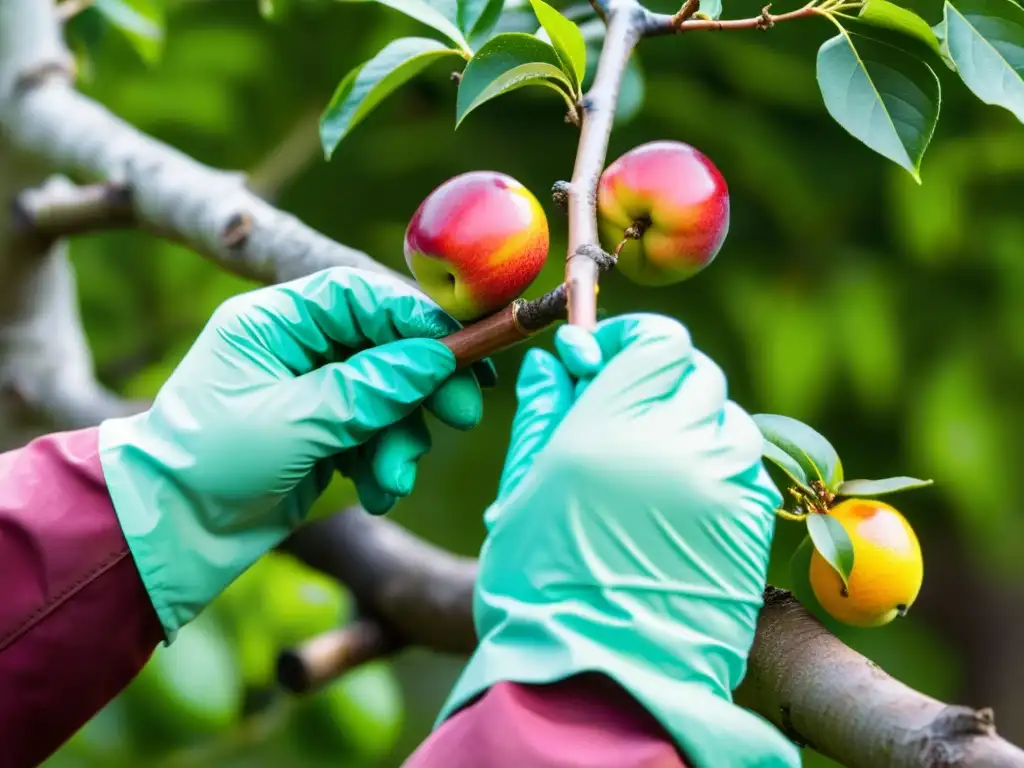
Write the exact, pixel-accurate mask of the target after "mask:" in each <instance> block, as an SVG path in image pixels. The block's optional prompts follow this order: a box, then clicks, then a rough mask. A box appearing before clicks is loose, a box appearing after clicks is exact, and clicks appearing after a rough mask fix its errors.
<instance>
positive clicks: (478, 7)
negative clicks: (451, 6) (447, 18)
mask: <svg viewBox="0 0 1024 768" xmlns="http://www.w3.org/2000/svg"><path fill="white" fill-rule="evenodd" d="M504 9H505V0H459V12H458V17H459V29H461V30H462V31H463V33H464V34H465V35H466V37H467V38H468V39H469V40H471V41H472V40H473V38H474V37H476V36H477V35H480V34H483V33H485V32H487V30H489V29H490V28H491V27H493V26H494V25H495V24H497V22H498V19H499V18H501V12H502V11H503V10H504Z"/></svg>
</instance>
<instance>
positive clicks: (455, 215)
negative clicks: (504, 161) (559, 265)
mask: <svg viewBox="0 0 1024 768" xmlns="http://www.w3.org/2000/svg"><path fill="white" fill-rule="evenodd" d="M548 244H549V243H548V222H547V217H546V216H545V215H544V210H543V209H542V208H541V207H540V203H539V202H537V198H535V197H534V196H533V194H531V192H530V191H529V190H528V189H527V188H526V187H524V186H523V185H522V184H520V183H519V182H518V181H516V180H515V179H513V178H512V177H510V176H507V175H505V174H503V173H497V172H494V171H472V172H469V173H464V174H461V175H459V176H455V177H454V178H451V179H449V180H448V181H446V182H445V183H444V184H442V185H441V186H439V187H438V188H437V189H435V190H434V191H433V192H431V193H430V195H428V196H427V198H426V199H425V200H424V201H423V202H422V203H421V204H420V206H419V208H417V209H416V213H415V214H413V217H412V219H411V221H410V222H409V226H408V228H407V229H406V232H405V260H406V263H407V264H408V265H409V270H410V271H411V272H412V274H413V275H414V276H415V278H416V280H417V281H418V282H419V284H420V287H421V288H422V289H423V291H424V292H425V293H426V294H427V295H428V296H430V298H432V299H433V300H434V301H436V302H437V303H438V304H439V305H440V306H441V308H442V309H444V310H445V311H446V312H448V313H449V314H450V315H452V316H453V317H454V318H455V319H457V320H460V321H462V322H469V321H472V320H477V319H479V318H481V317H483V316H485V315H489V314H491V313H493V312H496V311H497V310H500V309H502V308H504V307H505V306H507V305H508V304H509V303H510V302H512V301H513V300H514V299H515V298H517V297H518V296H519V295H520V294H522V292H523V291H525V290H526V289H527V288H528V287H529V286H530V284H531V283H532V282H533V281H534V280H535V279H536V278H537V275H538V274H539V273H540V271H541V269H542V268H543V266H544V262H545V261H546V260H547V255H548Z"/></svg>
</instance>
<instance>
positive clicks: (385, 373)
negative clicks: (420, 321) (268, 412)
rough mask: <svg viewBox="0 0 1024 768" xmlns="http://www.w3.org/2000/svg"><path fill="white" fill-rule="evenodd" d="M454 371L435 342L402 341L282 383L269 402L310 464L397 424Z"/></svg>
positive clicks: (450, 357) (450, 360)
mask: <svg viewBox="0 0 1024 768" xmlns="http://www.w3.org/2000/svg"><path fill="white" fill-rule="evenodd" d="M454 370H455V357H454V355H452V353H451V351H450V350H449V349H448V348H447V347H445V346H444V345H443V344H441V343H440V342H438V341H434V340H433V339H405V340H403V341H395V342H392V343H390V344H385V345H383V346H380V347H375V348H374V349H368V350H366V351H364V352H358V353H356V354H354V355H352V357H350V358H349V359H348V360H346V361H345V362H344V363H330V364H328V365H325V366H323V367H322V368H318V369H317V370H315V371H312V372H310V373H307V374H305V375H303V376H300V377H298V378H297V379H293V380H291V381H287V382H282V383H281V386H280V387H278V388H277V389H276V390H275V392H274V395H275V396H274V400H273V402H274V406H275V407H276V408H279V409H281V411H282V413H283V414H284V415H285V416H286V418H287V421H288V423H290V424H291V425H292V426H293V428H294V429H295V430H297V431H298V433H299V439H300V440H302V441H304V443H305V445H306V446H307V450H308V451H309V453H310V457H311V458H313V459H314V460H315V459H318V458H323V457H324V456H329V455H332V454H335V453H338V452H340V451H343V450H346V449H349V448H352V447H354V446H356V445H359V444H361V443H364V442H366V441H367V440H369V439H370V438H371V437H373V435H374V434H376V433H377V432H378V431H379V430H381V429H384V428H385V427H389V426H391V425H392V424H396V423H398V422H399V421H401V420H402V419H404V418H405V417H406V416H408V415H409V414H410V413H412V412H413V411H414V410H416V408H418V407H419V405H420V404H421V403H422V402H423V400H424V399H425V398H427V397H428V396H429V395H431V394H433V393H434V391H435V390H436V389H437V388H438V387H439V386H440V385H441V384H442V383H443V382H444V381H445V380H446V379H447V378H448V377H449V376H450V375H451V374H452V373H453V372H454Z"/></svg>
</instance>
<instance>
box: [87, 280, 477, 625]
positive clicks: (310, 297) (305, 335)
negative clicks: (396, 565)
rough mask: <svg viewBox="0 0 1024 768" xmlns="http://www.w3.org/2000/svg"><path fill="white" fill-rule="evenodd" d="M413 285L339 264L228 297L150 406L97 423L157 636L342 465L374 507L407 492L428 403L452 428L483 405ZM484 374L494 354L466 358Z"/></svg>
mask: <svg viewBox="0 0 1024 768" xmlns="http://www.w3.org/2000/svg"><path fill="white" fill-rule="evenodd" d="M458 327H459V325H458V323H456V322H455V321H454V320H453V319H452V318H451V317H449V316H448V315H447V314H445V313H444V312H443V311H442V310H441V309H440V308H439V307H437V305H435V304H434V303H433V302H431V301H430V300H428V299H427V298H426V297H424V296H423V295H421V294H419V293H418V292H416V291H415V290H414V289H413V288H411V287H408V286H406V285H404V284H403V283H401V282H399V281H397V280H395V279H392V278H388V277H385V276H379V275H376V274H371V273H366V272H360V271H356V270H351V269H345V268H335V269H329V270H325V271H323V272H319V273H317V274H314V275H312V276H310V277H306V278H303V279H299V280H296V281H293V282H290V283H284V284H280V285H275V286H272V287H268V288H263V289H260V290H256V291H253V292H250V293H246V294H241V295H239V296H235V297H233V298H231V299H229V300H228V301H227V302H225V303H224V304H223V305H222V306H221V307H220V308H219V309H218V310H217V311H216V312H215V313H214V315H213V317H212V318H211V320H210V321H209V323H208V324H207V326H206V327H205V329H204V330H203V331H202V333H201V334H200V336H199V338H198V339H197V340H196V342H195V344H194V345H193V347H192V348H191V349H190V350H189V352H188V353H187V354H186V356H185V358H184V359H183V360H182V362H181V364H180V365H179V366H178V367H177V369H176V370H175V371H174V373H173V374H172V375H171V377H170V378H169V379H168V381H167V382H166V383H165V384H164V386H163V387H162V389H161V390H160V392H159V394H158V395H157V397H156V399H155V401H154V403H153V405H152V407H151V408H150V409H149V410H148V411H146V412H145V413H141V414H139V415H135V416H131V417H128V418H121V419H112V420H109V421H106V422H104V423H103V424H102V425H101V426H100V452H101V461H102V464H103V470H104V475H105V478H106V480H107V485H108V488H109V491H110V495H111V499H112V500H113V503H114V507H115V510H116V512H117V515H118V518H119V520H120V522H121V526H122V528H123V530H124V533H125V536H126V538H127V540H128V544H129V546H130V548H131V551H132V554H133V556H134V558H135V561H136V564H137V565H138V568H139V571H140V573H141V576H142V580H143V582H144V583H145V586H146V589H147V590H148V592H149V595H150V597H151V599H152V601H153V604H154V606H155V608H156V611H157V613H158V615H159V617H160V620H161V622H162V624H163V626H164V628H165V631H166V633H167V637H168V642H170V641H171V640H173V637H174V635H175V633H176V632H177V630H178V629H179V628H180V627H181V626H183V625H184V624H186V623H187V622H189V621H190V620H191V619H192V618H194V617H195V616H196V615H197V614H198V613H199V611H201V610H202V609H203V607H204V606H205V605H207V604H208V603H209V602H210V601H212V600H213V598H214V597H216V596H217V595H218V594H219V593H220V592H221V590H223V589H224V588H225V587H226V586H227V585H228V584H230V583H231V581H233V580H234V579H235V578H236V577H237V576H238V575H240V574H241V573H242V572H243V571H244V570H245V569H246V568H248V567H249V565H251V564H252V563H253V562H254V561H255V560H257V559H258V558H259V557H260V556H261V555H262V554H263V553H265V552H267V551H268V550H270V549H271V548H273V547H274V546H276V545H277V544H278V543H279V542H280V541H281V540H282V539H284V538H285V537H286V536H287V535H288V534H289V533H290V532H291V531H292V530H293V529H294V528H295V527H296V526H297V525H299V524H300V523H301V522H302V521H303V519H304V518H305V516H306V514H307V513H308V511H309V509H310V507H311V506H312V504H313V502H314V501H316V499H317V498H318V497H319V496H320V494H321V493H322V492H323V491H324V490H325V489H326V487H327V485H328V483H329V482H330V479H331V476H332V473H333V472H334V471H335V470H336V469H337V470H339V471H340V472H341V473H342V474H344V475H346V476H348V477H349V478H351V479H352V480H353V481H354V482H355V484H356V488H357V491H358V493H359V497H360V501H361V502H362V503H363V505H364V506H365V507H366V508H367V509H368V510H369V511H371V512H374V513H377V514H381V513H384V512H386V511H388V510H389V509H390V508H391V507H392V506H393V505H394V503H395V501H396V498H397V497H400V496H405V495H408V494H409V493H410V491H411V490H412V487H413V483H414V481H415V476H416V462H417V460H418V459H419V458H421V457H422V456H423V455H424V454H425V453H426V452H427V451H428V450H429V448H430V434H429V432H428V431H427V427H426V424H425V423H424V420H423V410H422V408H420V405H421V404H423V405H425V406H426V407H427V408H428V409H429V410H431V411H432V412H433V413H434V414H435V415H436V416H437V417H438V418H439V419H440V420H441V421H443V422H445V423H447V424H448V425H450V426H452V427H455V428H458V429H469V428H472V427H473V426H475V425H476V424H477V423H478V422H479V420H480V418H481V415H482V409H483V403H482V399H481V394H480V388H479V386H478V383H477V379H476V377H475V374H474V372H471V371H462V372H459V373H455V358H454V356H453V355H452V353H451V352H450V351H449V350H448V349H447V348H446V347H445V346H444V345H443V344H441V343H440V342H439V341H437V340H435V339H436V338H437V337H441V336H444V335H446V334H448V333H450V332H452V331H454V330H456V329H457V328H458ZM475 372H476V374H477V375H479V376H480V378H481V381H483V383H485V384H488V385H489V384H493V383H494V374H493V368H492V367H490V364H489V363H486V364H483V365H478V366H475Z"/></svg>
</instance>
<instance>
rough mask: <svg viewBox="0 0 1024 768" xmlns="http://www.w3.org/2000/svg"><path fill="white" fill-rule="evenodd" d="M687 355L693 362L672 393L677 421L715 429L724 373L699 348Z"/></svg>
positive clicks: (725, 386)
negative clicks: (689, 355)
mask: <svg viewBox="0 0 1024 768" xmlns="http://www.w3.org/2000/svg"><path fill="white" fill-rule="evenodd" d="M690 359H691V360H692V361H693V365H692V366H691V367H690V368H689V369H688V370H687V372H686V375H685V376H684V377H683V380H682V382H681V384H680V386H679V389H678V390H676V393H675V395H674V396H673V401H674V403H676V406H677V407H676V408H675V409H674V410H675V412H676V414H677V416H678V418H679V420H680V423H681V424H682V425H684V426H685V427H686V428H687V429H699V428H701V427H707V428H708V429H709V430H716V429H719V428H720V427H721V425H722V419H723V412H722V409H723V408H724V407H725V401H726V397H728V389H729V388H728V384H727V383H726V379H725V373H724V372H723V371H722V369H721V368H720V367H719V366H718V364H717V363H716V362H715V361H714V360H712V359H711V358H710V357H708V356H707V355H705V354H704V353H703V352H701V351H700V350H699V349H695V350H693V353H692V355H691V358H690ZM758 434H760V432H758ZM758 455H760V452H758Z"/></svg>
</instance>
